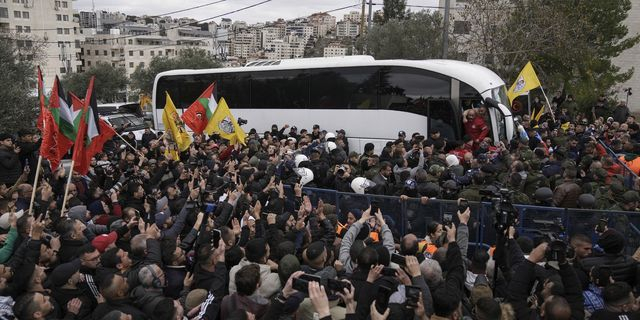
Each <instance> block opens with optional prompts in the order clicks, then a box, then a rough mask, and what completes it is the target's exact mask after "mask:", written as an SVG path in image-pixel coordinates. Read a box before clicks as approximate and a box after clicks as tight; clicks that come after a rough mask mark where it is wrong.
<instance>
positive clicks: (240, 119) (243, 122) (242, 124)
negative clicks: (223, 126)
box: [238, 118, 249, 126]
mask: <svg viewBox="0 0 640 320" xmlns="http://www.w3.org/2000/svg"><path fill="white" fill-rule="evenodd" d="M247 123H249V121H248V120H246V119H242V118H238V125H239V126H244V125H245V124H247Z"/></svg>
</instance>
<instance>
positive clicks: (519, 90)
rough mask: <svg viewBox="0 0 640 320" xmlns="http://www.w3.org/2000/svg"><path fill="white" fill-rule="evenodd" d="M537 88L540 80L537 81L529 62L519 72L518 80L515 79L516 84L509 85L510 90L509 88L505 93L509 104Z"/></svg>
mask: <svg viewBox="0 0 640 320" xmlns="http://www.w3.org/2000/svg"><path fill="white" fill-rule="evenodd" d="M539 86H540V80H538V76H537V75H536V72H535V70H533V66H532V65H531V61H529V62H527V64H526V65H525V66H524V68H523V69H522V71H520V74H519V75H518V78H516V82H514V83H513V85H511V88H509V91H508V92H507V96H509V102H510V103H511V102H513V100H514V99H515V98H516V97H518V96H521V95H523V94H526V93H527V92H529V91H531V90H533V89H535V88H537V87H539Z"/></svg>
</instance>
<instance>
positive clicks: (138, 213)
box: [133, 209, 140, 219]
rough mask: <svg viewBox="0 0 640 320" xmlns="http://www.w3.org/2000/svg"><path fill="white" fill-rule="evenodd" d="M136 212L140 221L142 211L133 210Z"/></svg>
mask: <svg viewBox="0 0 640 320" xmlns="http://www.w3.org/2000/svg"><path fill="white" fill-rule="evenodd" d="M133 210H134V211H135V212H136V218H138V219H140V211H138V209H133Z"/></svg>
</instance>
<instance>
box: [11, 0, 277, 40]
mask: <svg viewBox="0 0 640 320" xmlns="http://www.w3.org/2000/svg"><path fill="white" fill-rule="evenodd" d="M271 1H273V0H263V1H260V2H257V3H254V4H251V5H248V6H245V7H242V8H238V9H235V10H232V11H228V12H225V13H222V14H219V15H215V16H213V17H209V18H205V19H200V20H196V21H195V22H194V23H202V22H205V21H207V20H213V19H216V18H220V17H224V16H227V15H230V14H233V13H237V12H241V11H244V10H248V9H251V8H254V7H257V6H260V5H263V4H265V3H267V2H271ZM192 24H193V23H192ZM182 27H184V26H183V25H177V26H173V27H170V28H167V29H160V30H153V31H147V32H144V33H143V34H136V35H125V36H122V37H115V38H112V39H109V40H110V41H113V40H119V39H128V38H134V37H138V36H141V35H151V34H155V33H160V32H163V31H167V30H173V29H178V28H182ZM6 38H7V39H11V38H9V37H6ZM13 40H20V39H13ZM41 43H50V44H57V43H58V42H54V41H41ZM85 43H87V41H85ZM89 43H90V44H95V40H92V41H90V42H89Z"/></svg>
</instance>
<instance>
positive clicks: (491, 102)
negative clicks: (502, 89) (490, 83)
mask: <svg viewBox="0 0 640 320" xmlns="http://www.w3.org/2000/svg"><path fill="white" fill-rule="evenodd" d="M498 104H499V103H498V101H496V100H495V99H493V98H484V105H485V106H488V107H491V108H496V109H499V108H500V107H499V106H498Z"/></svg>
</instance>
